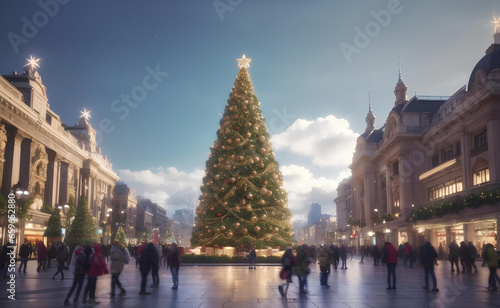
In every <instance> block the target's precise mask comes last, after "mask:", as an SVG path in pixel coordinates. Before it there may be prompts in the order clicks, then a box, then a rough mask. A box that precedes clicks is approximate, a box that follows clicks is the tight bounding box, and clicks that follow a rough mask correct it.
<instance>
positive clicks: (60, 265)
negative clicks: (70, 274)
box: [52, 243, 67, 279]
mask: <svg viewBox="0 0 500 308" xmlns="http://www.w3.org/2000/svg"><path fill="white" fill-rule="evenodd" d="M56 257H57V271H56V273H55V274H54V276H52V279H55V278H56V276H57V274H59V273H61V279H64V267H65V263H66V257H67V256H66V249H65V247H64V244H63V243H61V244H59V247H58V248H57V255H56Z"/></svg>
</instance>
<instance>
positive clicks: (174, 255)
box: [167, 243, 181, 290]
mask: <svg viewBox="0 0 500 308" xmlns="http://www.w3.org/2000/svg"><path fill="white" fill-rule="evenodd" d="M180 264H181V254H180V252H179V249H178V248H177V244H176V243H172V246H171V247H170V249H169V250H168V255H167V269H168V268H169V267H170V273H171V274H172V283H173V284H174V285H173V286H172V290H177V288H178V287H179V267H180Z"/></svg>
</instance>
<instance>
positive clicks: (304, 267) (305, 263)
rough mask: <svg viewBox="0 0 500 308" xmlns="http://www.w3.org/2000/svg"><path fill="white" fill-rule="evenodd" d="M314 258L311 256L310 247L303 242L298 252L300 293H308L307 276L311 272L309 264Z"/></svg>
mask: <svg viewBox="0 0 500 308" xmlns="http://www.w3.org/2000/svg"><path fill="white" fill-rule="evenodd" d="M311 262H312V259H311V257H310V256H309V247H308V246H307V244H302V246H300V247H299V249H298V252H297V277H298V278H299V290H300V291H299V293H300V294H302V295H303V294H307V293H308V291H307V276H308V275H309V274H310V273H311V269H310V268H309V265H310V264H311Z"/></svg>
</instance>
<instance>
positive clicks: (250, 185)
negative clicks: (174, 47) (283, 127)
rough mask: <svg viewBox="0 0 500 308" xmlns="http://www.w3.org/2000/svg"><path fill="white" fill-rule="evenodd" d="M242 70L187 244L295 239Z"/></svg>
mask: <svg viewBox="0 0 500 308" xmlns="http://www.w3.org/2000/svg"><path fill="white" fill-rule="evenodd" d="M250 61H251V60H250V59H247V58H246V57H245V55H243V57H242V59H238V63H239V64H238V67H240V71H239V73H238V76H237V77H236V81H235V82H234V87H233V88H232V90H231V93H230V95H229V99H228V101H227V105H226V108H225V112H224V115H223V117H222V119H221V121H220V126H219V129H218V131H217V140H216V141H215V142H214V144H213V146H212V147H211V151H210V155H209V158H208V160H207V162H206V169H205V174H206V176H205V177H204V178H203V185H202V186H201V188H200V189H201V192H202V194H201V196H200V198H199V201H200V202H199V204H198V207H197V209H196V215H197V217H196V219H195V227H194V229H193V236H192V239H191V243H192V244H193V245H194V246H203V245H206V246H215V245H219V246H233V247H235V246H241V245H244V246H247V247H249V246H255V247H268V246H270V247H273V246H281V247H285V246H287V245H290V244H292V243H294V242H295V240H294V238H293V232H292V231H293V230H292V225H291V222H290V219H291V212H290V210H289V209H288V207H287V193H286V191H285V190H284V189H283V187H282V186H283V176H282V174H281V172H280V171H279V165H278V163H277V162H276V161H275V155H274V152H273V148H272V145H271V142H270V135H269V133H268V132H267V128H266V124H265V120H264V117H263V116H262V111H261V110H260V108H259V107H260V102H259V100H258V99H257V96H256V95H255V93H254V89H253V85H252V82H251V80H250V75H249V73H248V70H247V68H248V67H249V63H250Z"/></svg>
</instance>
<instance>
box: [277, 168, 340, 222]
mask: <svg viewBox="0 0 500 308" xmlns="http://www.w3.org/2000/svg"><path fill="white" fill-rule="evenodd" d="M280 171H281V173H282V174H283V179H284V183H283V186H284V188H285V190H286V191H287V192H288V207H289V208H290V210H291V211H292V214H293V216H294V219H296V220H297V219H300V220H306V219H307V213H308V212H309V210H310V205H311V203H312V202H314V203H319V204H321V206H322V212H323V213H327V214H334V204H333V199H334V198H335V196H336V194H337V192H336V189H337V185H338V184H339V182H340V181H341V180H342V179H343V178H345V177H348V176H349V171H348V170H344V171H340V172H338V173H337V174H336V175H334V176H333V177H332V178H326V177H314V174H313V173H312V172H311V171H310V170H309V169H307V168H306V167H303V166H297V165H288V166H281V168H280Z"/></svg>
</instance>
